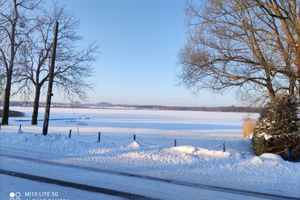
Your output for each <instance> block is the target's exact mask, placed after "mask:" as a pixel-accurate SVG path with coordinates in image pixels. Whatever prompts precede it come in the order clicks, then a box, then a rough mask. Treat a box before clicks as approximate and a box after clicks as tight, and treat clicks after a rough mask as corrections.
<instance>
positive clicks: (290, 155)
mask: <svg viewBox="0 0 300 200" xmlns="http://www.w3.org/2000/svg"><path fill="white" fill-rule="evenodd" d="M286 154H287V160H288V161H291V160H292V151H291V149H290V147H289V148H287V149H286Z"/></svg>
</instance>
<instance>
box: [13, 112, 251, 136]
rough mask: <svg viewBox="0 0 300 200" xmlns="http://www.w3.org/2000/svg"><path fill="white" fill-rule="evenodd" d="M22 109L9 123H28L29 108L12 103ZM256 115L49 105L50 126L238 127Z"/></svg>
mask: <svg viewBox="0 0 300 200" xmlns="http://www.w3.org/2000/svg"><path fill="white" fill-rule="evenodd" d="M12 109H14V110H18V111H22V112H24V113H25V116H24V117H22V118H11V121H10V124H13V125H19V124H22V125H25V126H27V125H30V119H31V108H23V107H14V108H12ZM43 116H44V108H41V109H40V114H39V124H40V125H41V124H42V123H43ZM249 116H250V117H257V115H256V114H248V113H225V112H201V111H161V110H121V109H120V110H115V109H78V108H77V109H75V108H74V109H72V108H52V109H51V115H50V119H51V121H50V126H51V125H53V126H56V127H57V126H58V127H65V126H68V127H71V126H74V127H97V128H108V127H110V128H116V129H118V128H125V129H152V130H155V129H156V130H157V129H159V130H180V131H183V130H187V131H191V130H192V131H196V130H202V131H203V130H204V131H241V129H242V120H243V119H244V118H246V117H249Z"/></svg>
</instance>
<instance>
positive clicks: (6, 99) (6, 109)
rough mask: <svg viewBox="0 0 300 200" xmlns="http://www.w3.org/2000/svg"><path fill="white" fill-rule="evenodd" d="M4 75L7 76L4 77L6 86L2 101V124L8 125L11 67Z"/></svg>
mask: <svg viewBox="0 0 300 200" xmlns="http://www.w3.org/2000/svg"><path fill="white" fill-rule="evenodd" d="M6 75H7V77H6V87H5V93H4V101H3V113H2V125H8V118H9V100H10V90H11V79H12V68H9V70H8V72H7V73H6Z"/></svg>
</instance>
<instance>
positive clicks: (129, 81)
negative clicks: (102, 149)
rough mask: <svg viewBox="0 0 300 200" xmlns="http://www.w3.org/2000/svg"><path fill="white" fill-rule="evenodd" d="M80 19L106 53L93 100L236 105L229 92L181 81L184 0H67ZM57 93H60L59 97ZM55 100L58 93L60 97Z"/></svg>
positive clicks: (99, 63)
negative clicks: (198, 88)
mask: <svg viewBox="0 0 300 200" xmlns="http://www.w3.org/2000/svg"><path fill="white" fill-rule="evenodd" d="M59 2H60V3H62V4H64V5H65V6H66V8H67V10H68V11H70V12H71V13H72V14H73V15H74V16H75V17H76V18H77V19H79V20H80V29H79V34H80V35H82V36H83V44H84V45H85V44H88V43H90V42H92V41H97V42H98V44H99V45H100V52H101V53H100V54H99V57H98V60H97V62H96V63H94V67H95V73H94V77H93V78H92V79H91V81H92V82H94V90H93V91H92V92H90V93H89V98H88V100H87V101H88V102H102V101H106V102H111V103H128V104H160V105H182V106H218V105H236V104H237V101H236V100H235V96H234V93H230V94H227V95H225V96H219V95H211V94H210V93H209V92H207V91H201V92H200V93H199V94H198V95H197V96H195V95H194V94H192V92H191V91H189V90H187V89H186V88H184V86H182V85H178V83H179V80H178V78H177V77H176V74H177V73H178V72H179V71H180V66H179V65H178V63H177V62H178V61H177V60H178V59H177V54H178V51H179V50H180V48H181V47H183V45H184V43H185V36H186V32H185V30H186V29H185V26H184V18H185V16H184V4H185V1H184V0H84V1H83V0H61V1H59ZM56 99H57V97H56ZM54 100H55V99H54Z"/></svg>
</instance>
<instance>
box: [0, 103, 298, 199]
mask: <svg viewBox="0 0 300 200" xmlns="http://www.w3.org/2000/svg"><path fill="white" fill-rule="evenodd" d="M16 109H18V110H22V111H25V113H26V116H25V117H23V118H15V119H11V125H10V126H4V127H2V130H1V131H0V147H1V153H3V154H8V155H12V156H13V155H18V156H24V157H30V158H38V159H43V160H50V161H53V162H59V163H66V164H74V165H81V166H88V167H93V168H100V169H109V170H115V171H120V172H126V173H133V174H141V175H147V176H152V177H159V178H165V179H172V180H180V181H187V182H193V183H202V184H203V183H205V184H208V185H215V186H221V187H228V188H237V189H243V190H250V191H256V192H263V193H269V194H279V195H286V196H293V197H298V198H300V191H299V188H300V163H292V162H287V161H284V160H282V159H281V158H280V157H278V156H277V155H274V154H263V155H261V156H255V155H254V154H253V152H252V150H251V139H248V138H243V137H242V133H241V129H242V126H241V124H242V120H243V119H244V118H245V117H249V116H248V114H246V113H213V112H212V113H210V112H194V111H153V110H108V109H106V110H98V109H58V108H54V109H53V110H52V114H51V117H52V118H53V119H57V120H52V121H51V122H50V127H49V135H48V136H47V137H45V136H42V135H41V124H42V122H39V123H40V125H39V126H30V122H28V121H23V120H24V119H25V120H26V119H29V118H30V110H29V109H27V108H20V109H19V108H15V110H16ZM41 116H42V114H41ZM251 117H254V118H256V117H257V115H252V116H251ZM71 118H72V119H71ZM61 119H66V120H61ZM19 124H22V131H23V133H22V134H17V132H18V128H19ZM69 129H72V137H71V139H69V138H68V132H69ZM98 132H101V141H100V143H99V142H97V139H98ZM133 134H136V141H133ZM174 139H176V141H177V146H176V147H174ZM223 144H225V149H226V151H225V152H223V148H224V147H223ZM5 166H6V167H9V164H7V165H5ZM233 199H234V198H233Z"/></svg>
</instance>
